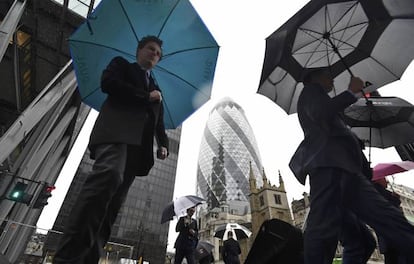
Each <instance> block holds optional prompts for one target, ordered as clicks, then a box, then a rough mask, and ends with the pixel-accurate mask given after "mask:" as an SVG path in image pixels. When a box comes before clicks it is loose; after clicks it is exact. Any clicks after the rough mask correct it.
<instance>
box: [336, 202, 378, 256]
mask: <svg viewBox="0 0 414 264" xmlns="http://www.w3.org/2000/svg"><path fill="white" fill-rule="evenodd" d="M339 241H340V242H341V244H342V246H343V251H342V264H366V263H367V261H368V260H369V258H370V257H371V255H372V252H374V250H375V248H376V247H377V242H376V240H375V237H374V235H373V234H372V232H371V231H370V230H369V229H368V227H367V225H366V224H365V223H363V222H361V221H360V220H359V219H358V218H357V217H356V216H355V214H354V213H352V212H351V211H349V210H346V211H345V212H344V213H343V217H342V230H341V234H340V238H339Z"/></svg>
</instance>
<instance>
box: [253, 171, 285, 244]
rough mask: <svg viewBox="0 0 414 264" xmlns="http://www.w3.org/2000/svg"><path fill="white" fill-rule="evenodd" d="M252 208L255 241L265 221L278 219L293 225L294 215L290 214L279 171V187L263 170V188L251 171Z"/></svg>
mask: <svg viewBox="0 0 414 264" xmlns="http://www.w3.org/2000/svg"><path fill="white" fill-rule="evenodd" d="M249 176H250V178H249V183H250V207H251V216H252V232H253V234H252V236H251V239H253V240H254V239H255V237H256V235H257V232H258V231H259V228H260V226H261V225H262V224H263V222H264V221H265V220H269V219H273V218H277V219H280V220H282V221H285V222H287V223H289V224H292V214H291V212H290V208H289V204H288V199H287V195H286V190H285V183H284V182H283V178H282V175H281V174H280V171H279V186H276V185H272V184H271V183H270V181H269V180H268V179H267V177H266V174H265V172H264V170H263V173H262V178H263V186H262V187H260V188H257V185H256V182H255V180H254V179H256V177H255V175H254V173H253V171H252V170H250V175H249ZM253 240H252V241H253Z"/></svg>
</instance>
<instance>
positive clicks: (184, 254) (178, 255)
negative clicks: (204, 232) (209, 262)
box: [174, 246, 196, 264]
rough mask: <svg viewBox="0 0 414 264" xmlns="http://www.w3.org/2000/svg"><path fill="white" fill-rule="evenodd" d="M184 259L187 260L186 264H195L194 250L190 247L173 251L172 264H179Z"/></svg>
mask: <svg viewBox="0 0 414 264" xmlns="http://www.w3.org/2000/svg"><path fill="white" fill-rule="evenodd" d="M184 258H185V259H186V260H187V264H196V261H195V248H192V247H184V246H183V247H179V248H176V249H175V257H174V264H181V263H182V261H183V260H184Z"/></svg>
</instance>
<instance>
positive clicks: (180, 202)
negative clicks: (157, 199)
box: [161, 195, 205, 224]
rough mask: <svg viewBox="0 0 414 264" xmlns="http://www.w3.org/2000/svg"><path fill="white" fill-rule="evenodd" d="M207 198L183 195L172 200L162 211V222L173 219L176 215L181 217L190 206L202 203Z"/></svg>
mask: <svg viewBox="0 0 414 264" xmlns="http://www.w3.org/2000/svg"><path fill="white" fill-rule="evenodd" d="M203 202H205V200H204V199H203V198H201V197H198V196H195V195H185V196H181V197H179V198H177V199H175V200H174V201H172V202H170V203H169V204H168V205H167V206H166V207H165V208H164V210H163V211H162V216H161V224H163V223H165V222H167V221H170V220H173V218H174V216H176V217H180V216H184V215H186V211H187V209H188V208H191V207H194V206H197V205H199V204H202V203H203Z"/></svg>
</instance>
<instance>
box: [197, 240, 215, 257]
mask: <svg viewBox="0 0 414 264" xmlns="http://www.w3.org/2000/svg"><path fill="white" fill-rule="evenodd" d="M213 248H214V245H213V244H211V243H210V242H208V241H198V243H197V248H196V251H195V257H196V259H197V260H199V259H202V258H204V257H206V256H208V255H210V254H211V251H212V250H213Z"/></svg>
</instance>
